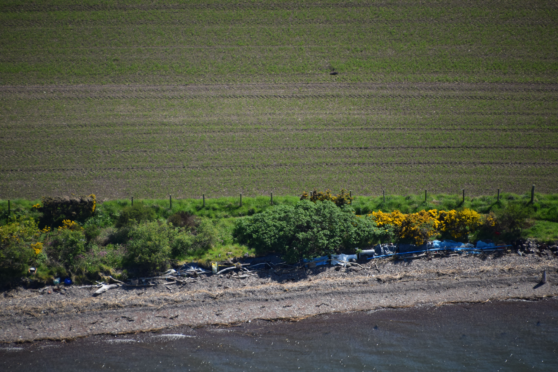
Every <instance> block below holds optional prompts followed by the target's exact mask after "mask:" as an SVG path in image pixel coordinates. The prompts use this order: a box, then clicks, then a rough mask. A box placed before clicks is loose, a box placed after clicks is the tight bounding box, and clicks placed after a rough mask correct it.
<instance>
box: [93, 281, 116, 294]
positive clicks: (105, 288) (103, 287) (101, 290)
mask: <svg viewBox="0 0 558 372" xmlns="http://www.w3.org/2000/svg"><path fill="white" fill-rule="evenodd" d="M100 286H101V287H100V288H99V289H97V290H96V291H95V293H93V295H94V296H98V295H100V294H103V293H105V292H106V291H108V290H109V289H113V288H118V287H120V284H105V283H101V284H100Z"/></svg>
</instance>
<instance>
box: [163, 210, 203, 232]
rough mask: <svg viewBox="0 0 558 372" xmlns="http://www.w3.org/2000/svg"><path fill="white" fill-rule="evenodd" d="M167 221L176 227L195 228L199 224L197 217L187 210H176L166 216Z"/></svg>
mask: <svg viewBox="0 0 558 372" xmlns="http://www.w3.org/2000/svg"><path fill="white" fill-rule="evenodd" d="M168 221H169V222H170V223H172V224H173V225H174V226H176V227H184V228H187V229H190V230H195V229H196V228H197V227H198V226H199V224H200V221H199V219H198V218H197V217H196V216H194V215H193V214H190V213H188V212H177V213H175V214H173V215H171V216H170V217H169V218H168Z"/></svg>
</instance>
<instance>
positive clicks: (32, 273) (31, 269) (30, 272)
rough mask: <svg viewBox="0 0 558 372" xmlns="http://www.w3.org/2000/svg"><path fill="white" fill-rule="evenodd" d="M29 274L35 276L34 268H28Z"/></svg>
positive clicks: (35, 270)
mask: <svg viewBox="0 0 558 372" xmlns="http://www.w3.org/2000/svg"><path fill="white" fill-rule="evenodd" d="M29 274H31V275H35V274H37V269H36V268H35V267H30V268H29Z"/></svg>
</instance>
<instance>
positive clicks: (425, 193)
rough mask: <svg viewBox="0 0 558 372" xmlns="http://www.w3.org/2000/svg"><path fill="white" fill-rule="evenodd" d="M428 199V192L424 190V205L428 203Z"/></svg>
mask: <svg viewBox="0 0 558 372" xmlns="http://www.w3.org/2000/svg"><path fill="white" fill-rule="evenodd" d="M427 199H428V190H424V203H426V200H427Z"/></svg>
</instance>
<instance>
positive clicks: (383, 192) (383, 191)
mask: <svg viewBox="0 0 558 372" xmlns="http://www.w3.org/2000/svg"><path fill="white" fill-rule="evenodd" d="M382 194H383V195H384V204H385V203H386V190H382Z"/></svg>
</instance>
